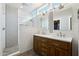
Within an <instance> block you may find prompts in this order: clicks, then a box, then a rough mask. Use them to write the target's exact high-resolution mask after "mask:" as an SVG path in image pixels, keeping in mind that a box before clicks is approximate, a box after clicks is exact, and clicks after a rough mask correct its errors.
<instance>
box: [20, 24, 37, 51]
mask: <svg viewBox="0 0 79 59" xmlns="http://www.w3.org/2000/svg"><path fill="white" fill-rule="evenodd" d="M19 26H20V27H19V50H20V52H25V51H28V50H30V49H32V48H33V34H35V33H37V32H38V31H37V29H36V28H35V27H34V26H29V25H28V26H26V25H19Z"/></svg>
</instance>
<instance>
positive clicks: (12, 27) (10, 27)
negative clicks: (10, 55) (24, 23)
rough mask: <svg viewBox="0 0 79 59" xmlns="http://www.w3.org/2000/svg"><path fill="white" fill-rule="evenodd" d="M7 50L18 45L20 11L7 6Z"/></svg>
mask: <svg viewBox="0 0 79 59" xmlns="http://www.w3.org/2000/svg"><path fill="white" fill-rule="evenodd" d="M5 40H6V42H5V43H6V48H9V47H12V46H15V45H17V44H18V9H17V8H15V7H12V6H11V4H10V5H8V4H6V39H5Z"/></svg>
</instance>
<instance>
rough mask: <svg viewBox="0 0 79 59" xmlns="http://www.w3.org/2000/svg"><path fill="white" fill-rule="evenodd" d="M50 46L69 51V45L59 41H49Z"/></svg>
mask: <svg viewBox="0 0 79 59" xmlns="http://www.w3.org/2000/svg"><path fill="white" fill-rule="evenodd" d="M48 45H50V46H52V45H53V46H57V47H60V48H63V49H68V44H67V43H66V42H63V41H57V40H48Z"/></svg>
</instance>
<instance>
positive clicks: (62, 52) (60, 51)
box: [55, 48, 68, 56]
mask: <svg viewBox="0 0 79 59" xmlns="http://www.w3.org/2000/svg"><path fill="white" fill-rule="evenodd" d="M55 54H56V56H67V55H68V51H67V50H64V49H61V48H56V51H55Z"/></svg>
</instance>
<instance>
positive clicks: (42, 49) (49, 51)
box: [33, 36, 72, 56]
mask: <svg viewBox="0 0 79 59" xmlns="http://www.w3.org/2000/svg"><path fill="white" fill-rule="evenodd" d="M33 50H34V52H35V53H37V54H39V55H43V56H71V55H72V44H71V42H64V41H59V40H55V39H49V38H44V37H40V36H34V37H33Z"/></svg>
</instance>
